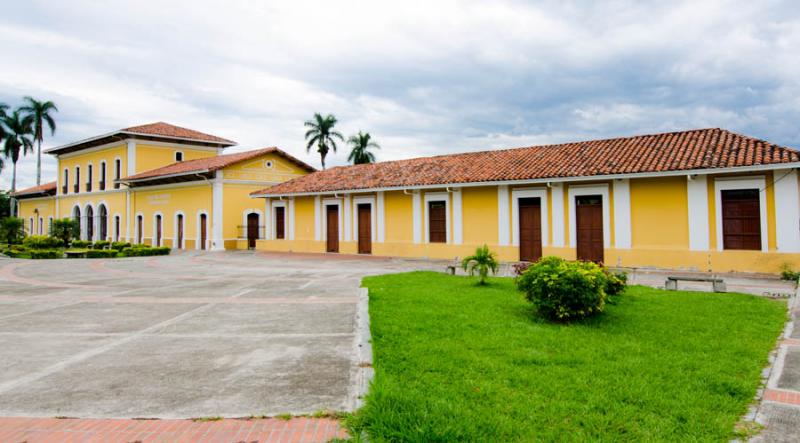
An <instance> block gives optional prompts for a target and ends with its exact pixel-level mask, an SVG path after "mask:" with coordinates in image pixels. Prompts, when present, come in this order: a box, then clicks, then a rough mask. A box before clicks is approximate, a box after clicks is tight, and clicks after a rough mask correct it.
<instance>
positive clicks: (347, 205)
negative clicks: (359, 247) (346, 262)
mask: <svg viewBox="0 0 800 443" xmlns="http://www.w3.org/2000/svg"><path fill="white" fill-rule="evenodd" d="M342 207H343V209H344V215H343V218H344V241H350V239H351V237H352V234H353V231H352V227H351V225H352V220H353V219H352V218H351V217H352V216H351V215H350V214H351V212H352V204H351V202H350V195H349V194H348V195H345V196H344V197H342Z"/></svg>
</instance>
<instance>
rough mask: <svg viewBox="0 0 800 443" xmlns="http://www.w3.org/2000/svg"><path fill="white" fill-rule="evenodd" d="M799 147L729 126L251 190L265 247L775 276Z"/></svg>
mask: <svg viewBox="0 0 800 443" xmlns="http://www.w3.org/2000/svg"><path fill="white" fill-rule="evenodd" d="M798 167H800V155H799V154H798V152H797V151H795V150H792V149H789V148H784V147H780V146H776V145H773V144H770V143H768V142H765V141H762V140H757V139H753V138H750V137H747V136H743V135H739V134H735V133H731V132H729V131H725V130H722V129H703V130H694V131H683V132H675V133H666V134H655V135H645V136H636V137H627V138H617V139H610V140H597V141H589V142H579V143H567V144H560V145H551V146H534V147H528V148H517V149H507V150H498V151H486V152H475V153H465V154H456V155H444V156H437V157H427V158H417V159H411V160H401V161H393V162H385V163H378V164H370V165H355V166H347V167H338V168H331V169H329V170H327V171H322V172H316V173H314V174H309V175H306V176H303V177H299V178H296V179H293V180H290V181H287V182H284V183H281V184H277V185H274V186H271V187H268V188H265V189H263V190H260V191H257V192H254V193H252V196H253V197H257V198H265V199H266V204H265V205H264V208H265V210H264V211H265V215H266V217H267V220H268V223H267V230H266V232H265V238H264V239H262V240H258V241H257V242H256V243H257V246H256V247H257V249H263V250H271V251H296V252H342V253H363V254H370V253H371V254H375V255H382V256H398V257H430V258H446V259H452V258H455V257H464V256H466V255H468V254H470V253H472V252H473V251H474V250H475V248H476V247H477V246H480V245H483V244H487V245H488V246H489V247H490V248H491V249H492V250H494V251H496V252H497V253H498V255H499V258H500V259H501V260H504V261H519V260H535V259H537V258H539V257H541V256H542V255H557V256H561V257H564V258H569V259H575V258H579V259H585V260H595V261H602V262H605V263H607V264H609V265H616V266H629V267H658V268H676V269H695V270H703V271H706V270H711V271H754V272H777V271H778V270H779V269H780V267H781V266H782V265H783V264H789V265H791V266H793V267H794V268H795V269H796V268H798V267H800V208H799V206H800V192H799V191H798V178H797V168H798Z"/></svg>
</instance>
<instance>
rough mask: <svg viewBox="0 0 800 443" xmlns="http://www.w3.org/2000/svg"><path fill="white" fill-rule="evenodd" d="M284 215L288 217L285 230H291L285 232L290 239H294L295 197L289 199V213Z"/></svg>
mask: <svg viewBox="0 0 800 443" xmlns="http://www.w3.org/2000/svg"><path fill="white" fill-rule="evenodd" d="M284 215H285V216H286V217H288V220H287V222H288V223H287V226H284V230H287V231H289V232H285V233H284V234H288V235H287V236H288V237H289V240H294V197H292V198H290V199H289V208H288V214H284Z"/></svg>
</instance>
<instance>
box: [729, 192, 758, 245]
mask: <svg viewBox="0 0 800 443" xmlns="http://www.w3.org/2000/svg"><path fill="white" fill-rule="evenodd" d="M758 192H759V191H758V189H741V190H730V191H722V244H723V248H724V249H747V250H754V251H760V250H761V205H760V201H759V197H758Z"/></svg>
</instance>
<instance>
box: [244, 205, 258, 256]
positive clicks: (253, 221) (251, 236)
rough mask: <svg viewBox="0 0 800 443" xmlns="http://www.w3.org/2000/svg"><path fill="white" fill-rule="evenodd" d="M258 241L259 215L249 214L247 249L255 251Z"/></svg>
mask: <svg viewBox="0 0 800 443" xmlns="http://www.w3.org/2000/svg"><path fill="white" fill-rule="evenodd" d="M256 239H258V214H256V213H252V212H251V213H250V214H247V247H248V248H250V249H254V248H255V247H256Z"/></svg>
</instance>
